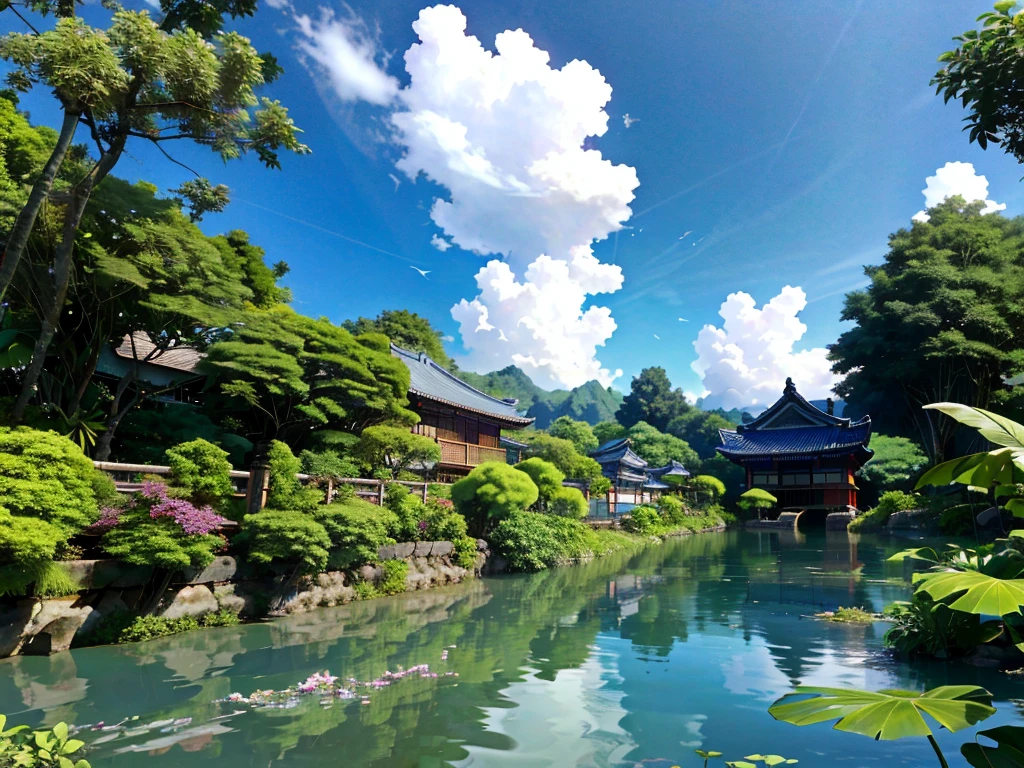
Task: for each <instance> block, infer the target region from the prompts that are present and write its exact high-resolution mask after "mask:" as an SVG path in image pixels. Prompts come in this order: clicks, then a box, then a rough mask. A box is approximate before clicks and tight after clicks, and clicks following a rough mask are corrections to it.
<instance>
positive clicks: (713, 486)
mask: <svg viewBox="0 0 1024 768" xmlns="http://www.w3.org/2000/svg"><path fill="white" fill-rule="evenodd" d="M690 487H691V488H692V489H693V491H694V493H695V494H696V495H697V500H698V501H699V502H700V503H702V504H709V503H710V504H714V503H715V502H716V501H718V500H719V499H720V498H722V497H723V496H725V483H723V482H722V481H721V480H719V479H718V478H717V477H714V476H713V475H697V476H696V477H695V478H693V479H692V480H691V481H690Z"/></svg>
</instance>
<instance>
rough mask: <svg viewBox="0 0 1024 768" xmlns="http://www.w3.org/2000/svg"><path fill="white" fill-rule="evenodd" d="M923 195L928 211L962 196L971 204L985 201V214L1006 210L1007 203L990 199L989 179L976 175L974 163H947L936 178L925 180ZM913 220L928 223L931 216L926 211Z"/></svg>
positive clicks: (917, 214) (914, 216) (918, 213)
mask: <svg viewBox="0 0 1024 768" xmlns="http://www.w3.org/2000/svg"><path fill="white" fill-rule="evenodd" d="M921 194H923V195H924V207H925V208H926V209H927V208H932V207H933V206H936V205H938V204H939V203H941V202H942V201H943V200H945V199H946V198H947V197H953V196H955V195H960V196H961V197H962V198H964V200H966V201H967V202H969V203H971V202H974V201H975V200H984V201H985V207H984V208H983V209H982V211H981V212H982V213H983V214H985V213H995V212H996V211H1003V210H1006V203H997V202H995V201H994V200H989V199H988V179H986V178H985V177H984V176H982V175H980V174H978V173H976V172H975V170H974V165H973V164H972V163H946V164H945V165H944V166H942V167H941V168H939V169H937V170H936V171H935V175H934V176H929V177H928V178H926V179H925V188H924V189H922V190H921ZM912 218H913V220H914V221H928V218H929V216H928V214H927V213H926V212H925V211H918V212H917V213H915V214H914V215H913V217H912Z"/></svg>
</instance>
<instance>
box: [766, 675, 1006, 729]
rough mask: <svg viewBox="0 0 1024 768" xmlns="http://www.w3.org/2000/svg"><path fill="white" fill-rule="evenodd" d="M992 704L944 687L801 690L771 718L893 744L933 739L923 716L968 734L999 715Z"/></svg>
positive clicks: (982, 696) (963, 688)
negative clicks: (911, 738)
mask: <svg viewBox="0 0 1024 768" xmlns="http://www.w3.org/2000/svg"><path fill="white" fill-rule="evenodd" d="M991 704H992V694H990V693H989V692H988V691H986V690H985V689H984V688H979V687H977V686H975V685H944V686H941V687H940V688H933V689H932V690H930V691H925V692H924V693H915V692H913V691H898V690H887V691H878V692H873V691H857V690H845V689H842V688H817V687H807V686H800V687H798V688H797V689H796V691H795V692H794V693H790V694H787V695H785V696H783V697H782V698H781V699H779V700H778V701H776V702H775V703H774V704H772V706H771V707H769V708H768V712H769V714H771V716H772V717H774V718H775V719H776V720H782V721H783V722H786V723H792V724H793V725H813V724H815V723H825V722H828V721H830V720H838V722H836V724H835V725H834V726H833V727H834V728H835V729H836V730H839V731H849V732H851V733H860V734H863V735H864V736H870V737H871V738H873V739H876V740H877V739H882V740H884V741H890V740H893V739H902V738H906V737H908V736H931V735H932V730H931V728H930V727H929V726H928V723H927V722H926V721H925V719H924V715H929V716H930V717H931V718H933V719H934V720H935V721H937V722H938V723H939V725H941V726H942V727H943V728H946V729H947V730H950V731H959V730H962V729H964V728H968V727H970V726H972V725H974V724H975V723H978V722H980V721H982V720H984V719H985V718H987V717H989V716H990V715H992V714H994V713H995V711H996V710H995V708H994V707H992V706H991Z"/></svg>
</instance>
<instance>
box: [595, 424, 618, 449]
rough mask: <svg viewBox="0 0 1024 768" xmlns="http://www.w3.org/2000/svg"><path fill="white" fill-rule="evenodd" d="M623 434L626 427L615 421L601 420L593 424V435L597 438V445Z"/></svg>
mask: <svg viewBox="0 0 1024 768" xmlns="http://www.w3.org/2000/svg"><path fill="white" fill-rule="evenodd" d="M625 436H626V428H625V427H624V426H622V425H621V424H619V422H617V421H601V422H598V423H597V424H595V425H594V437H596V438H597V444H598V445H603V444H604V443H607V442H608V441H609V440H617V439H619V438H620V437H625Z"/></svg>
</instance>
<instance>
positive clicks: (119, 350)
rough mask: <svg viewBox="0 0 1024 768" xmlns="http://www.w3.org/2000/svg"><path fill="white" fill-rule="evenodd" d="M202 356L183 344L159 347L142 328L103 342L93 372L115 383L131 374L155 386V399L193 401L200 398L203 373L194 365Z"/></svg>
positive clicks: (152, 387)
mask: <svg viewBox="0 0 1024 768" xmlns="http://www.w3.org/2000/svg"><path fill="white" fill-rule="evenodd" d="M202 359H203V354H202V352H199V351H197V350H196V349H195V348H193V347H190V346H188V345H185V344H178V345H172V346H166V347H160V346H157V345H156V344H154V343H153V340H152V339H151V338H150V336H149V334H147V333H143V332H142V331H135V333H133V334H131V335H130V336H129V335H125V337H124V338H123V339H122V340H121V343H120V344H119V345H117V346H114V345H113V344H110V345H106V344H105V345H104V346H103V347H102V348H101V349H100V356H99V361H98V363H97V365H96V376H97V378H98V379H100V380H104V379H105V380H106V381H107V382H108V383H111V384H113V385H114V386H115V387H116V383H117V382H118V381H120V380H121V379H124V378H125V377H128V376H132V375H134V377H135V379H136V380H137V381H139V382H140V383H144V384H148V385H149V387H148V389H150V390H153V389H156V390H159V391H160V392H161V394H160V395H158V396H156V397H154V398H153V399H155V400H160V401H163V402H173V403H188V404H192V405H194V404H197V403H200V402H202V396H203V384H204V382H205V381H206V376H205V374H202V373H199V372H198V371H197V370H196V368H197V367H198V366H199V363H200V362H201V361H202Z"/></svg>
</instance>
